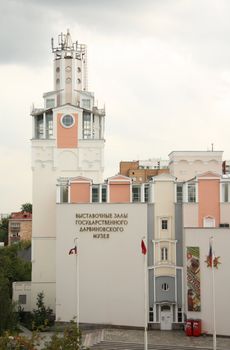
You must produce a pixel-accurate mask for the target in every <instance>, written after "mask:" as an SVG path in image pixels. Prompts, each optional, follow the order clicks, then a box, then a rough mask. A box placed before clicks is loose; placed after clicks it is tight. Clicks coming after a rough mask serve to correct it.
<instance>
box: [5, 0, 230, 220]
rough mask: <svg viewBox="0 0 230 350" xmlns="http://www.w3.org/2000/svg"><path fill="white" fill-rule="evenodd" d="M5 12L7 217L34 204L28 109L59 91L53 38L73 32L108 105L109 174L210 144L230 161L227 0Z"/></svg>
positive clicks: (82, 1) (9, 7)
mask: <svg viewBox="0 0 230 350" xmlns="http://www.w3.org/2000/svg"><path fill="white" fill-rule="evenodd" d="M0 16H1V22H0V23H1V24H0V26H1V28H0V29H1V30H0V45H1V46H0V47H1V54H0V78H1V94H0V96H1V97H0V100H1V103H0V109H1V111H0V117H1V128H0V161H1V163H0V164H1V170H0V213H8V212H11V211H17V210H19V209H20V205H21V204H22V203H25V202H30V201H31V200H32V199H31V175H32V172H31V168H30V138H31V117H30V106H31V104H32V103H35V106H36V107H40V106H42V103H43V102H42V94H43V93H44V92H46V91H50V90H52V89H53V86H52V77H53V75H52V74H53V72H52V60H53V56H52V53H51V44H50V39H51V37H54V38H55V39H56V37H57V35H58V34H59V33H60V32H65V31H66V29H67V28H69V29H70V32H71V36H72V39H73V40H74V41H75V40H78V41H79V42H80V43H85V44H87V46H88V56H89V62H88V66H89V88H90V90H91V91H94V92H95V95H96V99H98V102H99V105H100V104H101V106H103V104H104V103H105V105H106V111H107V120H106V146H105V178H106V177H108V176H111V175H114V174H115V173H117V172H118V170H119V161H120V160H134V159H135V160H137V159H148V158H153V157H161V158H163V159H167V156H168V154H169V153H170V152H171V151H172V150H207V149H210V148H211V143H214V149H216V150H223V151H224V158H225V159H230V147H229V146H230V143H229V140H230V137H229V135H230V128H229V126H230V122H229V120H230V20H229V18H230V1H229V0H218V1H217V0H215V1H213V0H142V1H140V0H65V1H60V0H55V1H52V0H36V1H35V0H7V1H1V5H0Z"/></svg>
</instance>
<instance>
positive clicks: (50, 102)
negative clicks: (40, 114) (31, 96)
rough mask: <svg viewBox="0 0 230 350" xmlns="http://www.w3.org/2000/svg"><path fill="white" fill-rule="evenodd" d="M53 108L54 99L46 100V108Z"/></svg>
mask: <svg viewBox="0 0 230 350" xmlns="http://www.w3.org/2000/svg"><path fill="white" fill-rule="evenodd" d="M54 106H55V99H54V98H47V99H46V108H53V107H54Z"/></svg>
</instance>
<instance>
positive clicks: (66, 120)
mask: <svg viewBox="0 0 230 350" xmlns="http://www.w3.org/2000/svg"><path fill="white" fill-rule="evenodd" d="M74 123H75V119H74V117H73V116H72V115H70V114H66V115H63V116H62V118H61V124H62V126H64V128H71V127H72V126H73V125H74Z"/></svg>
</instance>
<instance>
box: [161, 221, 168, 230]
mask: <svg viewBox="0 0 230 350" xmlns="http://www.w3.org/2000/svg"><path fill="white" fill-rule="evenodd" d="M161 229H162V230H167V229H168V220H167V219H162V220H161Z"/></svg>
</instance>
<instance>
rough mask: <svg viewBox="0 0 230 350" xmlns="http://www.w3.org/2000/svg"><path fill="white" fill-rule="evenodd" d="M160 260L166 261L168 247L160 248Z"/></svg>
mask: <svg viewBox="0 0 230 350" xmlns="http://www.w3.org/2000/svg"><path fill="white" fill-rule="evenodd" d="M161 260H162V261H167V260H168V248H165V247H164V248H161Z"/></svg>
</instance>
